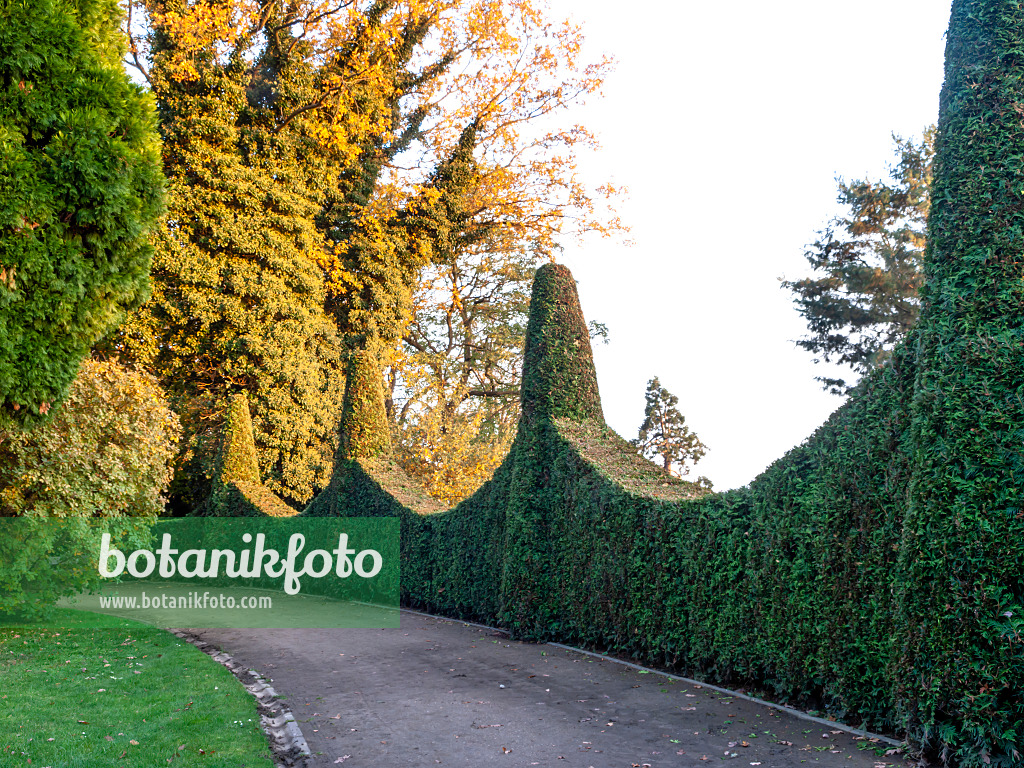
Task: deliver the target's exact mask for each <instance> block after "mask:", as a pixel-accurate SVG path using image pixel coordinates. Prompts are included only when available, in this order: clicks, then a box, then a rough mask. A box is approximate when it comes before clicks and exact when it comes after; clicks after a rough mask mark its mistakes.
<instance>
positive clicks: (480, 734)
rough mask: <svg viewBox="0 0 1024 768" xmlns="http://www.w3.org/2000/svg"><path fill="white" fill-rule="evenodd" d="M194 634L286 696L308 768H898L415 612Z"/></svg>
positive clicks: (703, 699)
mask: <svg viewBox="0 0 1024 768" xmlns="http://www.w3.org/2000/svg"><path fill="white" fill-rule="evenodd" d="M196 634H198V635H199V636H201V637H202V638H203V639H205V640H207V641H208V642H211V643H213V644H215V645H219V646H220V647H221V648H222V649H223V650H225V651H227V652H228V653H229V654H231V655H233V656H234V657H235V659H236V660H237V661H239V662H241V663H242V664H244V665H246V666H248V667H249V668H252V669H255V670H257V671H259V672H260V673H261V674H262V675H263V676H264V677H266V678H268V679H270V680H272V681H273V686H274V688H275V689H276V690H277V691H278V693H279V694H281V695H283V696H286V697H287V699H288V701H289V703H290V705H291V707H292V710H293V712H294V713H295V717H296V719H297V720H298V721H299V726H300V728H301V729H302V733H303V735H304V736H305V738H306V741H307V742H308V743H309V746H310V749H311V750H312V752H313V757H312V759H311V760H310V762H309V765H310V766H311V767H312V768H321V767H325V766H335V765H344V766H345V768H368V767H369V766H373V768H399V767H400V766H423V767H424V768H430V766H435V765H443V766H473V767H474V768H488V767H489V766H502V767H504V768H528V767H529V766H551V768H588V767H590V766H592V767H593V768H643V767H644V766H650V767H651V768H663V767H664V766H709V765H721V764H722V762H723V761H724V762H726V763H728V764H729V765H730V766H733V767H734V768H747V766H761V767H762V768H777V767H778V768H782V767H785V766H831V767H838V766H846V767H848V768H876V767H877V768H881V766H883V765H884V766H892V765H902V763H901V762H894V761H895V760H896V758H892V757H882V758H879V757H878V755H877V754H876V753H875V751H873V750H871V749H862V747H866V746H869V742H867V741H865V740H858V739H855V738H854V737H853V736H851V735H850V734H847V733H844V732H841V731H838V730H836V729H832V728H829V727H827V726H822V725H818V724H815V723H811V722H807V721H806V720H801V719H798V718H796V717H794V716H792V715H789V714H786V713H783V712H779V711H777V710H775V709H772V708H769V707H766V706H764V705H762V704H755V703H753V702H749V701H745V700H742V699H736V698H731V697H729V696H727V695H725V694H723V693H720V692H717V691H713V690H710V689H708V688H703V687H697V686H694V685H692V684H688V683H685V682H681V681H677V680H672V679H671V678H667V677H665V676H662V675H659V674H657V673H653V672H650V673H644V672H642V671H640V670H638V669H634V668H631V667H628V666H624V665H622V664H618V663H615V662H613V661H608V660H602V659H597V658H594V657H591V656H588V655H584V654H581V653H577V652H574V651H568V650H565V649H563V648H557V647H554V646H551V645H536V644H531V643H520V642H515V641H511V640H509V639H508V637H507V636H506V635H505V634H503V633H499V632H496V631H494V630H488V629H483V628H480V627H476V626H469V625H466V624H463V623H461V622H456V621H449V620H446V619H439V618H434V617H428V616H423V615H421V614H413V613H407V612H403V613H402V618H401V628H400V629H333V630H329V629H294V630H292V629H274V630H254V629H248V630H242V629H217V630H202V631H198V632H197V633H196ZM870 746H872V747H876V748H877V747H884V746H885V745H884V744H870Z"/></svg>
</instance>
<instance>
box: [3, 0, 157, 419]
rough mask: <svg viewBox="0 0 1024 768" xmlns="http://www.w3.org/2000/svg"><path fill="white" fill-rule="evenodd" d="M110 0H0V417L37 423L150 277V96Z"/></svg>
mask: <svg viewBox="0 0 1024 768" xmlns="http://www.w3.org/2000/svg"><path fill="white" fill-rule="evenodd" d="M119 23H120V11H119V9H118V6H117V3H116V2H115V0H71V1H70V2H56V1H55V0H39V2H16V1H13V0H5V1H4V2H0V426H2V425H3V424H10V423H19V424H38V423H39V422H41V421H42V420H43V417H44V415H45V414H46V412H47V411H48V410H49V409H50V407H51V406H53V405H54V404H55V403H57V402H59V401H60V400H62V399H63V398H64V396H65V394H66V393H67V391H68V387H69V386H70V384H71V382H72V381H73V380H74V378H75V375H76V373H77V372H78V369H79V365H80V363H81V362H82V360H83V358H84V357H86V355H87V354H88V353H89V349H90V348H91V347H92V345H93V344H94V343H95V342H96V341H97V340H98V339H99V337H100V336H102V335H103V334H104V333H106V332H108V331H110V330H111V329H112V328H113V327H115V326H116V325H117V324H118V323H119V322H120V321H121V320H122V319H123V318H124V317H125V315H126V314H127V313H128V312H130V311H132V310H134V309H135V308H137V307H138V306H139V305H140V304H141V303H142V302H143V301H144V300H145V298H146V296H147V293H148V289H149V278H148V275H149V269H150V260H151V257H152V248H151V246H150V244H149V234H150V232H151V230H152V229H153V227H154V226H155V224H156V222H157V219H158V217H159V215H160V213H161V211H162V207H163V177H162V176H161V173H160V158H159V140H158V136H157V132H156V120H155V116H154V111H153V105H152V99H151V98H150V97H149V96H148V95H147V94H145V93H144V92H143V90H142V89H141V88H139V87H138V86H136V85H134V84H132V83H131V82H130V81H129V79H128V77H127V76H126V75H125V72H124V70H123V68H122V66H121V61H120V60H121V55H122V53H123V52H124V51H125V40H124V38H123V36H122V34H121V32H120V30H119Z"/></svg>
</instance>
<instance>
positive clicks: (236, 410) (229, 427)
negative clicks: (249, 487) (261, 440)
mask: <svg viewBox="0 0 1024 768" xmlns="http://www.w3.org/2000/svg"><path fill="white" fill-rule="evenodd" d="M235 480H241V481H244V482H249V483H258V482H259V481H260V466H259V463H258V462H257V460H256V442H255V440H254V439H253V436H252V418H251V417H250V416H249V401H248V398H246V396H245V395H244V394H239V395H235V396H234V397H232V398H231V406H230V407H229V408H228V415H227V418H226V419H225V420H224V436H223V438H222V442H221V449H220V456H219V457H218V461H217V477H216V478H215V482H216V483H218V484H224V483H230V482H232V481H235Z"/></svg>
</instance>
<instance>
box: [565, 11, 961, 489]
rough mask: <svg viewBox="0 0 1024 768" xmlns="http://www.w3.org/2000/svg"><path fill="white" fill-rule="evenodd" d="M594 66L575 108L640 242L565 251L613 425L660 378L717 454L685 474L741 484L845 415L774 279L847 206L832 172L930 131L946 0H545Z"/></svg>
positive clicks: (867, 163) (799, 267)
mask: <svg viewBox="0 0 1024 768" xmlns="http://www.w3.org/2000/svg"><path fill="white" fill-rule="evenodd" d="M551 8H552V11H553V15H555V16H558V17H562V18H564V17H566V16H570V17H572V18H573V19H575V20H576V21H578V22H581V23H582V24H583V26H584V29H585V31H586V34H587V43H588V49H589V52H590V55H591V56H593V57H596V56H598V55H599V54H601V53H610V54H612V55H613V56H614V57H615V58H616V59H617V61H618V65H617V68H616V72H615V74H614V75H613V76H612V77H611V78H610V79H609V80H608V82H607V85H606V87H605V89H604V91H605V96H604V98H603V99H600V100H597V99H595V100H593V101H592V103H591V104H590V105H588V106H587V107H585V108H584V109H582V110H580V111H579V112H578V113H577V114H576V115H575V116H574V117H575V118H576V119H577V120H578V121H580V122H583V123H584V124H585V125H587V126H588V127H589V128H591V129H593V130H595V131H597V132H598V134H599V135H600V137H601V140H602V143H603V149H602V151H601V152H600V153H599V154H598V155H596V156H594V157H590V158H588V159H587V164H586V166H585V169H586V172H587V174H588V176H589V177H590V178H592V179H593V180H594V181H601V180H603V179H607V178H610V179H612V180H614V181H615V182H616V183H619V184H625V185H627V186H628V187H629V188H630V197H629V200H628V201H627V202H626V203H625V204H624V205H623V206H622V207H621V213H622V215H623V218H624V219H625V220H626V221H627V223H628V224H630V225H631V226H632V233H631V237H632V239H633V240H634V241H635V245H633V246H632V247H631V248H625V247H623V246H621V245H616V244H613V243H608V242H606V241H601V240H595V241H592V242H587V243H585V244H584V245H583V246H582V247H577V246H574V245H572V244H567V247H566V250H565V253H564V255H563V258H562V261H563V262H564V263H565V264H566V265H568V266H569V268H570V269H572V271H573V274H574V275H575V277H576V280H577V281H578V283H579V289H580V296H581V299H582V302H583V311H584V314H585V315H586V316H587V319H588V320H598V321H600V322H603V323H606V324H607V325H608V327H609V330H610V334H611V343H610V344H608V345H607V346H598V347H597V348H596V349H595V353H596V361H597V372H598V378H599V380H600V385H601V394H602V397H603V402H604V409H605V416H606V418H607V420H608V422H609V424H611V426H612V427H613V428H615V429H616V430H617V431H618V432H619V433H621V434H622V435H623V436H625V437H635V436H636V430H637V427H638V426H639V424H640V422H641V420H642V418H643V405H644V390H645V388H646V384H647V381H648V379H650V378H651V377H653V376H659V377H660V378H661V381H662V384H663V385H664V386H666V387H667V388H668V389H669V390H670V391H671V392H673V393H674V394H676V395H678V396H679V399H680V410H681V411H682V413H683V414H684V415H685V416H686V418H687V423H688V424H690V425H691V428H692V429H693V430H694V431H695V432H696V433H697V434H698V435H699V436H700V438H701V439H702V440H703V441H704V442H705V443H706V444H707V445H708V446H709V448H710V449H711V450H710V452H709V454H708V455H707V457H705V458H704V459H703V460H702V461H701V462H700V463H699V464H698V465H697V467H696V470H695V472H693V473H692V475H691V477H695V476H696V475H701V474H703V475H707V476H708V477H709V478H710V479H711V480H712V481H713V482H714V484H715V488H716V490H725V489H727V488H732V487H737V486H740V485H745V484H746V483H748V482H750V480H752V479H753V478H754V477H755V476H756V475H757V474H758V473H759V472H761V471H762V470H763V469H765V468H766V467H767V466H768V465H769V464H771V463H772V462H773V461H774V460H775V459H778V458H780V457H781V456H782V455H783V454H784V453H785V452H786V451H788V450H789V449H790V448H792V447H793V446H795V445H797V444H799V443H800V442H801V441H802V440H803V439H804V438H806V437H807V436H809V435H810V434H811V433H812V432H813V431H814V429H815V428H816V427H817V426H819V425H820V424H821V423H822V422H823V421H824V420H825V419H826V418H827V417H828V416H829V414H830V413H831V412H832V411H834V410H835V409H836V408H837V407H838V406H839V405H840V404H841V402H842V401H841V399H840V398H838V397H835V396H833V395H828V394H826V393H825V392H823V391H822V390H821V388H820V385H819V384H818V383H817V382H815V381H814V377H815V376H818V375H825V374H826V373H828V371H827V370H826V369H825V368H824V366H815V365H813V364H812V362H811V360H812V356H811V355H810V354H809V353H807V352H804V351H802V350H800V349H798V348H797V347H796V346H795V345H794V344H793V340H794V339H796V338H798V337H800V336H801V335H803V334H804V331H805V326H804V325H803V321H802V319H801V317H800V316H799V315H798V314H797V312H796V310H795V309H794V308H793V304H792V299H791V295H790V294H789V292H787V291H784V290H783V289H782V288H780V286H779V278H781V277H786V278H787V279H792V278H794V277H798V276H802V275H805V274H807V267H806V260H805V259H804V256H803V254H804V251H805V249H806V245H807V244H808V243H810V242H813V240H814V239H815V233H816V231H817V230H819V229H821V228H823V227H824V225H825V224H826V223H827V222H828V220H829V219H830V218H831V217H832V216H834V215H836V213H838V212H839V210H840V209H839V208H838V206H837V204H836V182H835V177H836V176H843V177H845V178H847V179H853V178H868V177H869V178H875V179H877V178H882V177H885V176H886V175H887V172H888V166H889V165H890V164H891V163H892V162H893V160H894V156H893V152H892V146H893V145H892V139H891V134H892V133H893V132H894V131H895V132H896V133H899V134H901V135H903V136H905V137H909V136H917V137H919V136H920V134H921V131H922V129H923V128H924V127H925V126H927V125H929V124H931V123H933V122H935V120H936V117H937V113H938V98H939V89H940V87H941V85H942V57H943V51H944V46H945V31H946V25H947V24H948V21H949V11H950V2H949V0H860V2H858V3H848V2H836V1H835V0H799V1H797V0H777V1H776V2H772V3H766V2H764V0H733V1H732V2H729V3H708V2H696V1H695V0H681V1H679V2H665V3H634V4H624V3H622V2H621V0H617V1H616V2H607V1H605V0H599V1H596V2H595V0H552V3H551Z"/></svg>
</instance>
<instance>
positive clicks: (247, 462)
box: [203, 394, 298, 517]
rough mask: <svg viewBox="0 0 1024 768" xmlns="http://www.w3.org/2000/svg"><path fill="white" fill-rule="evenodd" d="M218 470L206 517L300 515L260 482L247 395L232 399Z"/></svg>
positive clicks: (208, 501)
mask: <svg viewBox="0 0 1024 768" xmlns="http://www.w3.org/2000/svg"><path fill="white" fill-rule="evenodd" d="M216 467H217V473H216V475H215V476H214V478H213V485H212V489H211V492H210V497H209V499H207V501H206V505H205V509H204V510H203V513H204V514H207V515H211V516H213V517H292V516H294V515H296V514H298V512H297V510H295V509H293V508H292V507H290V506H288V504H286V503H285V502H284V501H283V500H282V499H281V497H280V496H278V495H277V494H276V493H274V492H273V491H271V490H270V489H269V488H267V487H266V486H265V485H263V483H261V482H260V468H259V463H258V461H257V458H256V442H255V440H254V438H253V433H252V417H251V416H250V415H249V401H248V399H247V398H246V396H245V395H244V394H238V395H235V396H234V397H232V398H231V405H230V406H229V407H228V415H227V417H226V418H225V420H224V428H223V432H222V436H221V447H220V451H219V453H218V455H217V464H216Z"/></svg>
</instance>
